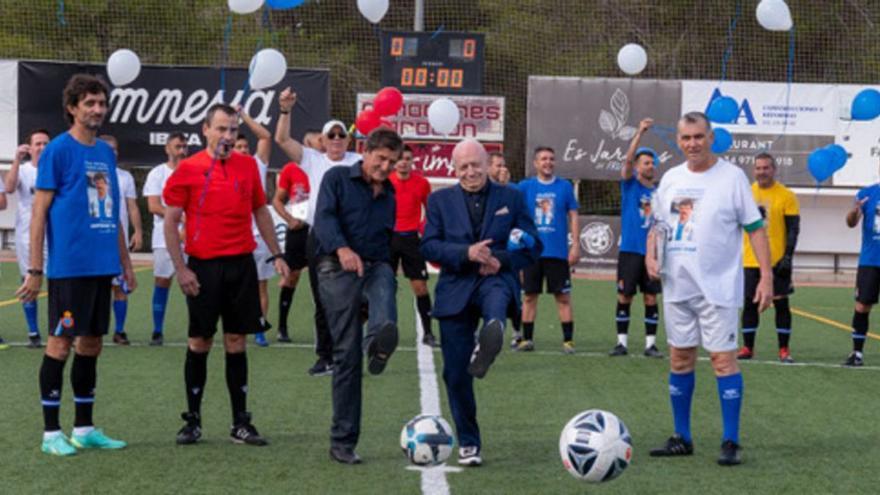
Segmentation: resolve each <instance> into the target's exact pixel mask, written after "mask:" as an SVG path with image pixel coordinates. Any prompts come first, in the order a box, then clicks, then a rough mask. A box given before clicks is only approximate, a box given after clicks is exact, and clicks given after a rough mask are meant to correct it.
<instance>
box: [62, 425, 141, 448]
mask: <svg viewBox="0 0 880 495" xmlns="http://www.w3.org/2000/svg"><path fill="white" fill-rule="evenodd" d="M70 443H72V444H73V445H74V446H75V447H77V448H80V449H109V450H116V449H123V448H125V446H126V445H128V444H127V443H125V442H123V441H122V440H114V439H112V438H110V437H108V436H107V435H105V434H104V432H103V431H101V430H99V429H98V428H95V429H94V430H92V431H90V432H88V433H86V434H85V435H82V436H79V435H76V434H71V435H70Z"/></svg>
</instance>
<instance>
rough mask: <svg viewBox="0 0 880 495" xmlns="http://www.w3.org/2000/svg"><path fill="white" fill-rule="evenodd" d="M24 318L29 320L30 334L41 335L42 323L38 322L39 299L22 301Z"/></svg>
mask: <svg viewBox="0 0 880 495" xmlns="http://www.w3.org/2000/svg"><path fill="white" fill-rule="evenodd" d="M21 307H22V308H23V309H24V319H25V320H26V321H27V326H28V334H29V335H40V325H39V324H38V323H37V301H36V300H34V301H31V302H26V303H22V305H21Z"/></svg>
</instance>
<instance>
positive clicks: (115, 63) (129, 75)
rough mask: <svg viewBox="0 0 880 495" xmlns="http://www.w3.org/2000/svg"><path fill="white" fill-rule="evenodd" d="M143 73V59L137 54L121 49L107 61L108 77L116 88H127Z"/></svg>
mask: <svg viewBox="0 0 880 495" xmlns="http://www.w3.org/2000/svg"><path fill="white" fill-rule="evenodd" d="M140 73H141V59H139V58H138V56H137V53H135V52H133V51H131V50H128V49H126V48H121V49H119V50H116V51H115V52H113V54H112V55H110V58H108V59H107V76H108V77H109V78H110V82H112V83H113V85H114V86H125V85H126V84H128V83H130V82H132V81H134V80H135V79H136V78H137V76H138V74H140Z"/></svg>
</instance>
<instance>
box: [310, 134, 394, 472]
mask: <svg viewBox="0 0 880 495" xmlns="http://www.w3.org/2000/svg"><path fill="white" fill-rule="evenodd" d="M402 150H403V141H402V140H401V139H400V136H398V135H397V133H395V132H394V131H390V130H387V129H379V130H376V131H374V132H372V133H371V134H370V135H369V137H368V138H367V142H366V148H365V151H364V154H363V160H362V161H361V162H358V163H356V164H354V165H352V166H351V167H344V166H337V167H333V168H332V169H330V170H329V171H328V172H327V174H326V175H325V176H324V180H323V181H321V189H320V193H319V196H318V205H317V208H316V210H315V226H314V232H315V238H316V240H317V249H316V256H317V257H318V280H319V282H320V283H319V290H320V295H321V300H322V301H323V303H324V314H325V315H326V317H327V322H328V325H329V327H330V334H331V336H332V337H333V364H334V373H333V425H332V427H331V429H330V457H331V458H332V459H334V460H336V461H338V462H341V463H343V464H358V463H360V462H361V459H360V457H359V456H358V455H357V454H356V453H355V452H354V447H355V446H356V445H357V441H358V436H359V435H360V421H361V381H362V378H363V371H362V369H363V366H362V361H363V352H364V351H366V352H367V357H368V369H369V371H370V373H372V374H374V375H378V374H379V373H382V371H383V370H384V369H385V365H386V364H387V362H388V358H389V357H390V356H391V354H392V353H393V352H394V349H395V348H397V339H398V336H397V301H396V294H397V279H396V278H395V276H394V271H393V270H392V268H391V264H390V262H389V261H390V257H389V251H390V249H389V247H390V244H391V232H392V230H393V228H394V220H395V202H394V188H393V186H392V185H391V181H390V180H388V175H389V174H390V173H391V170H392V167H393V166H394V164H395V163H396V162H397V160H398V158H399V157H400V153H401V151H402ZM364 301H366V302H367V303H368V305H369V323H368V325H367V330H366V335H364V331H363V326H362V325H361V321H360V318H359V316H360V308H361V304H362V302H364Z"/></svg>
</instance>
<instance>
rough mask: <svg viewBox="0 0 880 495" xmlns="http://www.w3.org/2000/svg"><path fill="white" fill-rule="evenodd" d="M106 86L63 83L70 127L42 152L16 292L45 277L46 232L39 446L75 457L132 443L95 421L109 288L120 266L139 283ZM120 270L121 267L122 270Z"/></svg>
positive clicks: (23, 293)
mask: <svg viewBox="0 0 880 495" xmlns="http://www.w3.org/2000/svg"><path fill="white" fill-rule="evenodd" d="M108 94H109V91H108V90H107V86H106V85H105V84H104V82H103V81H101V80H100V79H98V78H96V77H94V76H91V75H84V74H77V75H74V76H73V77H71V78H70V80H69V81H68V83H67V86H66V87H65V88H64V98H63V101H64V110H65V116H66V117H67V120H68V122H69V123H70V124H71V127H70V130H69V131H68V132H65V133H63V134H61V135H59V136H57V137H56V138H55V139H53V140H52V141H51V142H50V143H49V144H48V145H47V146H46V148H45V149H44V150H43V154H42V156H41V158H40V167H39V170H38V171H37V181H36V193H35V195H34V201H33V217H32V220H31V231H30V233H31V252H30V268H29V269H28V271H27V276H26V277H25V280H24V284H23V285H22V286H21V288H19V290H18V291H17V292H16V295H17V296H19V298H20V299H21V300H22V301H33V300H34V299H36V298H37V296H38V295H39V293H40V285H41V284H42V280H43V237H44V235H45V236H46V240H47V241H48V243H49V262H48V265H47V269H46V271H47V273H46V276H47V278H48V279H49V281H48V291H49V325H50V331H49V338H48V342H47V344H46V352H45V355H44V356H43V363H42V365H41V367H40V379H39V383H40V396H41V399H42V400H41V402H42V405H43V421H44V433H43V445H42V451H43V452H45V453H47V454H53V455H61V456H67V455H73V454H76V449H77V448H80V449H87V448H94V449H120V448H123V447H125V445H126V444H125V442H123V441H120V440H114V439H112V438H109V437H107V436H106V435H104V433H103V432H102V431H101V430H99V429H96V428H95V427H94V423H93V422H92V408H93V406H94V402H95V384H96V381H97V361H98V355H99V354H100V353H101V340H102V338H103V336H104V335H105V334H106V333H107V329H108V328H109V326H110V287H111V282H112V280H113V277H115V276H116V275H117V274H119V272H120V270H121V271H122V272H123V275H124V277H125V282H126V283H127V284H128V286H129V288H130V289H131V290H134V289H135V287H136V286H137V282H136V280H135V277H134V271H133V270H132V267H131V259H130V258H129V256H128V249H127V248H126V245H125V237H124V236H123V233H122V227H121V225H120V221H119V202H120V195H119V180H118V178H117V175H116V157H115V156H114V154H113V150H112V149H111V148H110V146H109V145H108V144H107V143H106V142H104V141H102V140H100V139H97V133H98V129H99V128H100V127H101V124H102V123H103V122H104V117H105V116H106V115H107V101H108ZM120 267H121V268H120ZM71 347H73V349H74V357H73V365H72V368H71V371H70V381H71V384H72V385H73V387H72V388H73V401H74V404H75V406H76V416H75V420H74V428H73V433H72V434H71V436H70V439H69V440H68V439H67V437H65V436H64V434H63V433H62V432H61V425H60V423H59V419H58V410H59V407H60V405H61V390H62V388H63V387H62V384H63V378H64V376H63V375H64V363H65V361H66V360H67V356H68V355H69V354H70V349H71Z"/></svg>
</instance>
